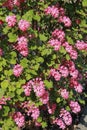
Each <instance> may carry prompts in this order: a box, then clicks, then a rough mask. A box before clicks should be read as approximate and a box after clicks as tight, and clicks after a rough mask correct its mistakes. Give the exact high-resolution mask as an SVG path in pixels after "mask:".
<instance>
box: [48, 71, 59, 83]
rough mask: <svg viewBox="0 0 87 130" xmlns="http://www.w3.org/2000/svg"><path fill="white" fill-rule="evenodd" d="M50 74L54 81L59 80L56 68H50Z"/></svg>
mask: <svg viewBox="0 0 87 130" xmlns="http://www.w3.org/2000/svg"><path fill="white" fill-rule="evenodd" d="M50 76H53V77H54V79H55V80H56V81H59V80H60V78H61V74H60V73H59V72H58V71H57V70H56V69H51V70H50Z"/></svg>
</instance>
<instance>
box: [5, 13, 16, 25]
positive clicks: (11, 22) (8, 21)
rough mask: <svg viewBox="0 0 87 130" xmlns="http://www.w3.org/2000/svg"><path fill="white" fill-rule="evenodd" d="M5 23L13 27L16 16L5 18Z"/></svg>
mask: <svg viewBox="0 0 87 130" xmlns="http://www.w3.org/2000/svg"><path fill="white" fill-rule="evenodd" d="M6 22H7V23H8V26H9V27H14V26H15V24H16V22H17V19H16V16H15V15H12V16H10V15H9V16H7V17H6Z"/></svg>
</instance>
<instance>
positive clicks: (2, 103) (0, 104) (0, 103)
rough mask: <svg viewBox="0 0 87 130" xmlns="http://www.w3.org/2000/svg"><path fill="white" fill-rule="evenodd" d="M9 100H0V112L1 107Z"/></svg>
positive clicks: (3, 98)
mask: <svg viewBox="0 0 87 130" xmlns="http://www.w3.org/2000/svg"><path fill="white" fill-rule="evenodd" d="M9 100H10V98H5V97H2V98H1V99H0V110H1V109H2V105H6V101H9Z"/></svg>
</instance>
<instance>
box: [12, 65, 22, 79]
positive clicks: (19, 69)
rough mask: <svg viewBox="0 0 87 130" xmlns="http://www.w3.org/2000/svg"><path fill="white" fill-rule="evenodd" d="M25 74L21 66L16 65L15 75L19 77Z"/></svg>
mask: <svg viewBox="0 0 87 130" xmlns="http://www.w3.org/2000/svg"><path fill="white" fill-rule="evenodd" d="M22 72H23V67H22V66H21V65H20V64H16V65H15V66H14V68H13V74H14V75H15V76H16V77H19V76H20V75H21V74H22Z"/></svg>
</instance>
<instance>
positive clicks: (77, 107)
mask: <svg viewBox="0 0 87 130" xmlns="http://www.w3.org/2000/svg"><path fill="white" fill-rule="evenodd" d="M69 105H70V108H71V110H72V112H73V113H75V114H76V113H79V112H80V111H81V107H80V105H79V103H78V102H75V101H70V104H69Z"/></svg>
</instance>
